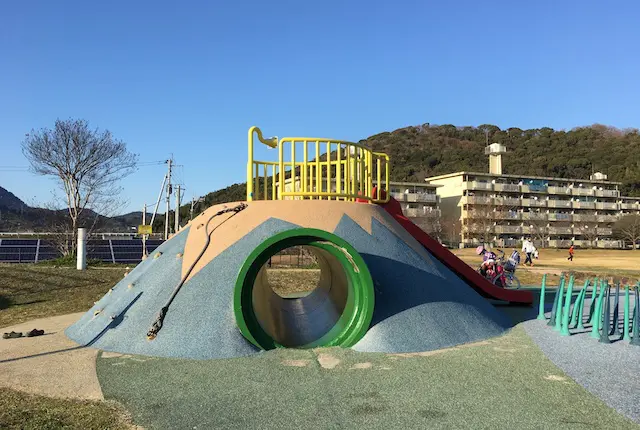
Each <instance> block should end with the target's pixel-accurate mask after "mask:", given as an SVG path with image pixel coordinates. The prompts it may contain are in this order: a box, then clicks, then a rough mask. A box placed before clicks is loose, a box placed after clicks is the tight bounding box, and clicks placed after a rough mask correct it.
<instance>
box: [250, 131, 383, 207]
mask: <svg viewBox="0 0 640 430" xmlns="http://www.w3.org/2000/svg"><path fill="white" fill-rule="evenodd" d="M256 135H257V137H258V140H259V141H260V142H261V143H263V144H265V145H267V146H268V147H270V148H272V149H276V148H277V149H278V161H259V160H255V159H254V136H256ZM248 137H249V152H248V153H249V159H248V161H247V201H252V200H303V199H316V200H341V201H367V202H370V203H386V202H388V201H389V197H388V196H387V195H385V196H384V197H382V198H379V196H377V194H376V193H375V192H374V185H376V187H378V188H382V189H383V190H386V189H388V184H389V156H388V155H387V154H384V153H380V152H374V151H371V150H370V149H369V148H367V147H366V146H364V145H360V144H358V143H353V142H347V141H344V140H334V139H326V138H315V137H285V138H282V139H278V138H277V137H272V138H264V137H263V135H262V131H261V130H260V129H259V128H258V127H255V126H254V127H251V128H250V129H249V136H248ZM385 194H386V193H385Z"/></svg>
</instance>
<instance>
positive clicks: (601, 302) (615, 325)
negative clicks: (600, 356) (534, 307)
mask: <svg viewBox="0 0 640 430" xmlns="http://www.w3.org/2000/svg"><path fill="white" fill-rule="evenodd" d="M565 285H567V288H566V290H565ZM573 285H574V277H573V275H571V276H570V277H569V280H568V282H567V281H566V276H565V274H564V273H563V274H561V275H560V283H559V285H558V288H557V289H556V294H555V297H554V302H553V306H552V309H551V315H550V317H549V321H548V323H547V325H549V326H552V327H554V330H556V331H559V332H560V334H561V335H563V336H570V335H571V334H573V333H572V332H571V331H570V329H578V330H584V329H585V326H584V324H585V322H584V319H585V317H584V310H585V301H586V296H587V293H588V290H589V288H590V287H591V298H590V302H591V303H590V304H589V308H588V309H589V311H588V312H589V315H588V316H587V324H588V323H591V324H592V325H591V337H593V338H594V339H598V340H599V341H600V342H602V343H611V337H612V336H613V338H614V339H615V340H624V341H630V342H629V343H630V344H631V345H638V346H640V311H639V309H640V294H639V290H640V282H638V283H637V284H636V286H635V287H631V286H630V285H626V286H624V305H623V314H622V316H620V309H619V304H620V291H621V283H620V281H617V282H616V283H615V293H614V294H613V297H612V294H611V292H612V287H611V285H610V284H609V283H608V282H607V281H606V280H604V279H603V280H599V279H597V278H596V279H594V280H593V281H589V280H587V281H586V282H585V284H584V286H583V287H582V289H581V290H580V292H579V293H578V295H577V297H576V299H575V301H573ZM632 288H633V289H634V290H635V292H634V293H633V299H632V298H631V296H630V291H631V290H632ZM545 289H546V275H545V276H544V277H543V280H542V290H541V295H540V302H539V313H538V318H537V319H546V316H545V314H544V306H545V303H544V302H545ZM612 298H613V305H612V304H611V300H612ZM563 301H564V304H562V303H563ZM632 301H633V302H634V303H635V304H634V306H633V316H631V317H630V314H631V302H632ZM572 303H573V306H571V305H572ZM621 323H622V331H620V325H621ZM632 333H633V334H632Z"/></svg>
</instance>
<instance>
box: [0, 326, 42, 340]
mask: <svg viewBox="0 0 640 430" xmlns="http://www.w3.org/2000/svg"><path fill="white" fill-rule="evenodd" d="M43 334H44V330H38V329H37V328H34V329H33V330H31V331H30V332H28V333H27V337H34V336H42V335H43ZM19 337H22V332H21V331H18V332H16V331H12V332H11V333H5V334H3V335H2V338H3V339H16V338H19Z"/></svg>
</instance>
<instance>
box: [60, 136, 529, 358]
mask: <svg viewBox="0 0 640 430" xmlns="http://www.w3.org/2000/svg"><path fill="white" fill-rule="evenodd" d="M256 137H257V141H256V140H255V138H256ZM248 140H249V150H248V162H247V196H246V201H244V202H234V203H226V204H223V205H216V206H213V207H210V208H209V209H207V210H206V211H205V212H203V213H201V214H200V215H199V216H197V217H196V218H195V219H193V220H192V221H191V222H190V223H189V224H188V225H187V226H185V227H184V228H183V229H182V230H181V231H180V232H178V233H177V234H176V235H174V236H173V237H172V238H170V239H169V240H168V241H166V242H165V243H163V244H162V245H161V246H160V247H158V248H157V249H156V250H155V251H154V252H153V253H151V255H150V256H149V258H147V259H146V260H145V261H143V262H142V263H140V264H139V265H138V266H137V267H136V268H135V269H134V270H133V271H132V272H130V273H129V274H128V275H127V276H126V277H125V278H124V279H123V280H122V281H121V282H119V283H118V284H117V285H116V286H114V287H113V288H112V290H111V291H110V292H109V293H108V294H107V295H105V296H104V297H103V298H102V299H101V300H100V301H98V302H96V304H95V306H94V307H93V308H92V309H91V310H89V312H87V313H86V314H85V315H83V316H82V317H81V318H80V320H79V321H78V322H77V323H76V324H74V325H73V326H71V327H69V328H68V329H67V331H66V333H67V336H69V337H70V338H71V339H73V340H75V341H76V342H78V343H80V344H83V345H92V346H94V347H97V348H101V349H105V350H110V351H117V352H122V353H135V354H143V355H156V356H165V357H188V358H197V359H206V358H228V357H237V356H242V355H247V354H251V353H254V352H257V351H260V350H268V349H272V348H278V347H293V348H312V347H317V346H343V347H353V348H354V349H356V350H361V351H380V352H416V351H426V350H433V349H439V348H443V347H448V346H453V345H457V344H461V343H466V342H471V341H476V340H481V339H486V338H488V337H491V336H496V335H498V334H500V333H502V332H503V331H504V330H505V329H507V328H508V327H510V326H511V322H510V321H509V320H508V318H506V316H505V315H503V314H502V313H500V312H499V311H498V310H497V309H496V308H494V307H493V306H492V305H491V304H490V303H489V301H487V300H485V299H495V300H500V301H503V302H507V303H511V304H524V305H530V304H531V303H532V302H533V296H532V294H531V292H529V291H516V290H506V289H503V288H499V287H497V286H495V285H492V284H491V283H490V282H488V281H487V280H486V279H484V278H483V277H482V276H481V275H480V274H478V273H476V272H475V270H474V269H473V268H471V267H469V266H468V265H466V264H465V263H464V262H462V261H461V260H460V259H458V258H457V257H456V256H455V255H453V254H452V253H451V252H450V251H448V250H447V249H446V248H444V247H442V246H441V245H440V244H439V243H438V242H437V241H436V240H434V239H433V238H431V237H430V236H429V235H427V234H426V233H425V232H424V231H422V230H421V229H420V228H418V227H417V226H416V225H415V224H413V223H412V222H411V221H410V220H409V219H408V218H406V217H405V216H404V214H403V213H402V209H401V207H400V204H399V203H398V202H397V201H395V200H394V199H393V198H391V197H390V196H389V193H387V192H386V190H387V189H388V186H387V185H388V183H389V169H390V166H389V164H390V163H389V158H388V157H387V155H386V154H381V153H376V152H373V151H371V150H370V149H368V148H366V147H364V146H362V145H358V144H355V143H350V142H345V141H336V140H331V139H321V138H288V137H285V138H282V139H278V138H265V137H264V136H263V134H262V132H261V131H260V129H258V128H257V127H252V128H251V129H250V130H249V135H248ZM257 142H260V143H262V144H264V145H266V147H263V146H260V149H259V150H258V149H257V148H254V143H257ZM272 150H275V151H277V154H278V157H277V161H260V160H256V159H254V155H255V154H256V153H258V152H263V153H268V152H269V151H272ZM322 150H324V153H323V151H322ZM290 247H304V248H305V249H306V250H307V251H308V252H310V253H311V254H313V255H314V256H315V258H316V260H317V262H318V267H319V271H320V276H319V281H318V283H317V286H316V288H315V289H313V290H312V291H309V292H306V293H304V294H289V295H286V294H285V295H281V294H280V293H278V292H277V291H276V290H275V289H274V288H273V286H272V285H271V283H270V281H269V277H270V275H269V268H268V266H267V265H266V264H265V263H267V262H268V261H269V259H270V258H272V257H273V256H274V255H276V254H277V253H278V252H280V251H282V250H284V249H287V248H290ZM292 282H294V281H293V280H292Z"/></svg>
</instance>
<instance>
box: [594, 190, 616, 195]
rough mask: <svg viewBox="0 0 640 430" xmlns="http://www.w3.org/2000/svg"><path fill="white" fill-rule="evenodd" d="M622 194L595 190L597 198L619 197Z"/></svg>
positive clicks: (614, 191) (613, 191)
mask: <svg viewBox="0 0 640 430" xmlns="http://www.w3.org/2000/svg"><path fill="white" fill-rule="evenodd" d="M619 195H620V192H619V191H618V190H601V189H597V190H595V196H596V197H618V196H619Z"/></svg>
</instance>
